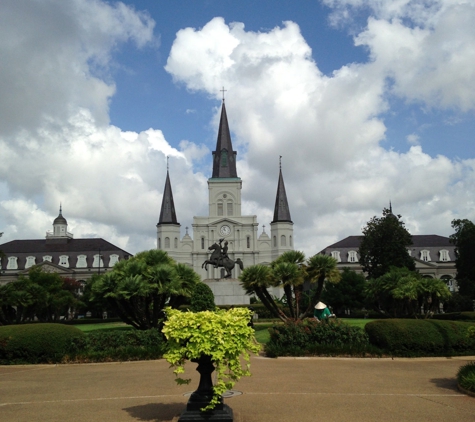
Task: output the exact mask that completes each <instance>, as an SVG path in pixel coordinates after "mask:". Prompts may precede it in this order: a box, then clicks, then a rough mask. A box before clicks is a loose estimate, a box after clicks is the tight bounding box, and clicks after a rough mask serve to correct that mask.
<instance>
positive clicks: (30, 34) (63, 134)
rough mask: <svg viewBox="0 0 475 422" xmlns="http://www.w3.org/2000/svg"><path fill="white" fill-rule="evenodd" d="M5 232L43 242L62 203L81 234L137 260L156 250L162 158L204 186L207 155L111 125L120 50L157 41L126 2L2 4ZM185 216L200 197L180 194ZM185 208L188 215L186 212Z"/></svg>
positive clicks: (0, 220) (0, 205)
mask: <svg viewBox="0 0 475 422" xmlns="http://www.w3.org/2000/svg"><path fill="white" fill-rule="evenodd" d="M0 16H2V18H1V19H2V20H1V23H2V24H1V25H0V57H1V59H0V73H1V75H2V77H1V78H0V150H1V151H2V160H1V163H0V180H1V181H2V182H3V183H2V189H0V224H1V227H2V231H4V232H5V234H4V237H3V238H2V241H8V240H12V239H16V238H17V239H18V238H19V239H21V238H35V237H36V238H41V237H43V236H44V234H45V231H46V230H48V229H51V224H52V221H53V219H54V218H55V217H56V216H57V210H58V207H59V204H60V202H61V203H62V204H63V212H64V216H65V217H66V218H67V219H68V222H69V230H70V231H72V232H73V233H74V235H75V236H76V237H81V236H88V235H94V236H100V237H104V238H106V239H108V240H109V241H111V242H113V243H114V242H117V245H118V246H121V247H123V248H124V249H126V250H129V251H130V252H136V251H137V250H140V249H145V248H147V247H150V248H151V247H154V244H155V241H154V237H155V234H154V229H153V228H154V227H155V224H156V223H157V221H158V216H159V212H160V204H161V192H162V189H163V186H164V184H165V175H166V162H167V160H166V158H165V157H166V156H169V157H170V167H171V170H170V171H171V172H172V173H173V172H175V169H178V168H179V169H180V172H179V173H178V172H177V174H176V175H174V181H176V183H177V184H178V183H180V184H182V185H184V186H190V185H192V184H194V185H197V184H198V185H203V186H205V181H204V178H203V177H201V176H200V175H195V174H194V173H193V170H192V164H193V160H194V159H195V157H199V155H200V148H192V147H190V146H188V147H186V146H185V147H186V148H185V147H184V151H179V150H177V149H176V148H174V147H172V146H171V145H170V144H169V143H168V142H167V140H166V139H165V137H164V135H163V133H162V132H161V131H160V130H157V129H149V130H146V131H143V132H140V133H135V132H123V131H122V130H121V129H120V128H118V127H114V126H111V125H109V101H110V99H111V96H112V95H113V93H114V90H115V88H114V83H113V81H112V80H111V77H110V75H109V73H108V68H109V66H110V64H111V63H112V62H113V51H114V50H115V49H116V48H117V46H118V45H119V44H120V43H125V42H129V41H132V42H134V43H135V44H136V46H137V47H139V48H140V47H143V46H145V45H146V44H147V43H152V44H153V43H154V42H155V40H154V37H153V28H154V22H153V20H152V19H151V18H150V17H149V16H148V15H147V14H144V13H142V12H137V11H135V10H133V9H132V8H130V7H128V6H125V5H124V4H122V3H115V4H108V3H105V2H102V1H99V0H71V1H68V2H65V1H62V0H42V1H39V0H34V1H31V2H28V5H26V4H25V3H24V2H17V1H13V0H12V1H10V0H5V1H2V3H1V5H0ZM176 190H177V192H176V196H175V200H176V202H177V205H178V206H179V208H180V210H182V211H181V217H182V218H189V219H191V213H192V211H191V210H192V207H191V205H190V204H191V203H193V204H194V205H198V206H201V205H202V202H203V200H202V199H201V198H195V193H194V191H193V192H188V193H187V194H186V195H185V194H184V193H183V192H182V191H183V190H180V189H176ZM187 210H189V211H187Z"/></svg>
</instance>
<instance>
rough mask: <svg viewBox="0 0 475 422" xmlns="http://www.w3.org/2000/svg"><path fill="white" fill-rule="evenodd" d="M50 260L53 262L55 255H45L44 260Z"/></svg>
mask: <svg viewBox="0 0 475 422" xmlns="http://www.w3.org/2000/svg"><path fill="white" fill-rule="evenodd" d="M45 261H48V262H53V257H52V256H51V255H45V256H44V257H43V262H45Z"/></svg>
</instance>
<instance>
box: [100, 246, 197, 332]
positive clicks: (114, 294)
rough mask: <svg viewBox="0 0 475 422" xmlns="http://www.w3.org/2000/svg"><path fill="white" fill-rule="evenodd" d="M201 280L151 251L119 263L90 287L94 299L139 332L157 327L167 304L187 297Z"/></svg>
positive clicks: (157, 252)
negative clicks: (102, 300) (103, 301)
mask: <svg viewBox="0 0 475 422" xmlns="http://www.w3.org/2000/svg"><path fill="white" fill-rule="evenodd" d="M199 282H200V277H199V275H198V274H196V273H195V272H194V271H193V270H192V269H191V268H189V267H188V266H186V265H185V264H177V263H175V261H174V260H173V259H172V258H170V257H169V256H168V255H167V253H166V252H164V251H161V250H156V249H152V250H150V251H145V252H140V253H138V254H137V255H135V256H133V257H132V258H130V259H128V260H123V261H119V262H118V263H117V264H115V266H114V268H113V270H112V271H110V272H108V273H105V274H104V275H102V276H101V277H99V278H97V279H96V281H95V282H94V283H93V284H92V286H91V291H92V296H93V298H104V299H106V300H107V301H108V303H109V305H110V306H111V308H112V309H113V310H114V312H116V313H117V315H118V316H119V317H120V318H121V319H122V320H123V321H124V322H125V323H126V324H129V325H132V326H133V327H135V328H137V329H141V330H146V329H149V328H155V327H159V326H160V325H161V324H162V323H163V314H162V310H163V309H164V308H165V306H166V305H168V306H171V307H177V306H178V305H179V304H180V303H181V301H180V300H179V298H180V297H182V296H185V297H190V296H191V294H192V292H193V289H194V287H195V286H196V284H198V283H199Z"/></svg>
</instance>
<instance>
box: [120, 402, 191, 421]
mask: <svg viewBox="0 0 475 422" xmlns="http://www.w3.org/2000/svg"><path fill="white" fill-rule="evenodd" d="M185 408H186V405H185V404H183V403H149V404H143V405H141V406H132V407H126V408H124V409H122V410H125V411H126V412H128V413H129V415H130V416H132V417H133V418H135V419H137V420H139V421H152V422H169V421H171V420H173V418H174V417H177V416H180V415H181V414H182V412H183V411H184V410H185Z"/></svg>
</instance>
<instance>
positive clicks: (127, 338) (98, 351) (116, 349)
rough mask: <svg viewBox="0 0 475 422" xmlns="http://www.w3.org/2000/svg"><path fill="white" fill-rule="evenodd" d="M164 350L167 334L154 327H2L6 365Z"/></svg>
mask: <svg viewBox="0 0 475 422" xmlns="http://www.w3.org/2000/svg"><path fill="white" fill-rule="evenodd" d="M163 353H164V340H163V336H162V334H161V333H160V332H159V331H158V330H153V329H152V330H146V331H139V330H113V331H102V330H101V331H97V332H92V333H89V334H85V333H83V332H82V331H81V330H79V329H78V328H76V327H72V326H68V325H63V324H49V323H47V324H31V325H30V324H26V325H9V326H4V327H0V364H2V365H5V364H22V363H59V362H105V361H118V360H119V361H120V360H142V359H158V358H161V357H162V355H163Z"/></svg>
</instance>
